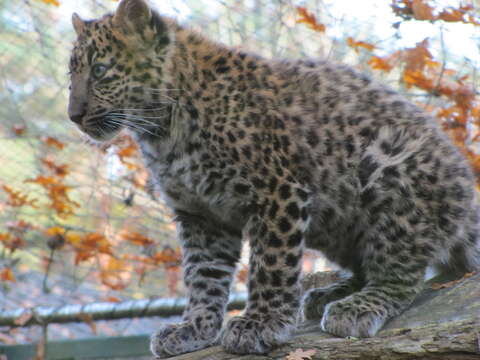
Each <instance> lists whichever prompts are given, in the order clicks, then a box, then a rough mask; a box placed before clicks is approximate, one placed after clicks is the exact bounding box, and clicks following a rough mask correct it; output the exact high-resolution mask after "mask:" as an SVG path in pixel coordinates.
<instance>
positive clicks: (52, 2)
mask: <svg viewBox="0 0 480 360" xmlns="http://www.w3.org/2000/svg"><path fill="white" fill-rule="evenodd" d="M37 1H40V2H43V3H44V4H47V5H53V6H57V7H58V6H60V2H58V1H57V0H37Z"/></svg>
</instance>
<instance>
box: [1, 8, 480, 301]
mask: <svg viewBox="0 0 480 360" xmlns="http://www.w3.org/2000/svg"><path fill="white" fill-rule="evenodd" d="M55 3H56V2H55V1H42V0H19V1H8V0H0V187H1V188H0V240H1V241H0V243H1V245H0V286H1V287H2V293H1V294H0V309H1V308H4V309H11V308H14V307H17V306H34V305H50V303H54V304H58V305H60V304H62V303H69V302H72V301H76V300H78V301H93V300H108V299H110V300H112V301H116V300H117V299H119V298H122V297H133V298H142V297H148V296H161V295H164V296H166V295H175V294H176V293H177V292H178V293H180V294H181V292H182V290H181V288H180V287H179V286H177V282H178V278H179V275H178V263H179V253H178V251H177V247H178V244H176V243H175V241H174V227H173V225H172V221H171V220H172V219H171V216H170V213H169V211H168V209H167V208H166V207H165V206H164V205H163V204H162V202H161V201H159V200H158V195H159V194H155V193H153V191H152V190H151V189H150V187H149V186H148V175H147V173H146V171H145V169H144V168H143V166H142V165H141V161H140V159H139V156H138V153H137V152H136V151H135V148H134V145H133V144H132V142H131V141H130V140H129V139H128V138H127V137H120V139H117V140H116V141H115V142H113V143H111V144H109V145H104V146H94V145H92V144H89V143H88V142H87V141H86V140H85V138H84V137H83V136H82V135H80V133H79V132H78V131H76V129H75V128H74V126H73V125H72V124H71V123H70V122H69V121H68V119H67V115H66V107H67V98H68V87H69V77H68V76H67V70H68V66H67V64H68V57H69V52H70V49H71V47H72V46H71V44H72V41H73V40H74V33H73V30H72V27H71V24H70V18H71V13H72V12H73V11H76V12H78V13H79V14H80V15H81V16H82V17H84V18H93V17H96V16H99V15H101V14H103V13H104V12H106V11H112V10H113V9H114V8H115V6H116V5H117V2H116V1H113V0H85V1H82V2H81V3H80V2H78V1H74V0H60V1H59V6H55ZM152 3H154V5H156V7H157V8H158V9H159V11H160V12H161V13H164V14H167V15H170V16H173V17H176V18H178V19H179V21H181V22H183V23H186V24H188V25H189V26H192V27H193V28H196V29H198V30H200V31H202V32H204V33H206V34H207V35H209V36H211V37H213V38H215V39H217V40H219V41H221V42H224V43H227V44H230V45H232V46H235V47H243V48H245V49H246V50H248V51H253V52H256V53H260V54H262V55H264V56H268V57H273V58H281V57H287V58H297V57H315V58H316V57H324V58H325V57H326V58H330V59H333V60H338V61H344V62H347V63H350V64H351V65H354V66H356V67H357V68H359V69H361V70H363V71H367V72H373V70H372V69H371V67H370V66H368V65H367V62H368V60H369V59H370V58H371V57H372V54H371V52H370V51H369V50H368V49H365V48H362V47H360V48H358V47H357V48H353V47H351V46H348V41H347V39H349V38H354V39H357V40H359V39H361V40H368V43H369V44H372V45H373V46H374V47H375V48H376V50H377V53H376V54H377V55H384V54H387V53H390V52H392V51H393V50H394V49H395V48H396V47H398V46H400V45H401V46H404V47H413V46H415V43H416V42H419V41H421V40H423V38H424V37H427V36H429V37H430V41H431V48H430V50H431V51H432V52H433V53H435V54H438V57H439V58H441V59H442V61H443V66H445V67H447V66H455V67H456V68H459V69H461V73H460V75H459V77H460V76H461V75H464V74H468V75H469V76H470V77H471V79H473V80H472V83H473V84H477V81H478V80H477V74H476V71H477V69H478V64H479V62H480V57H478V48H477V49H476V52H475V49H473V50H472V49H471V47H473V48H475V46H477V45H475V44H476V42H477V44H478V43H480V41H479V39H480V36H479V32H478V30H477V29H476V28H475V27H474V26H469V25H468V26H469V27H468V29H467V30H465V32H464V33H462V34H463V37H464V39H463V40H464V42H463V43H464V46H465V49H466V48H467V47H468V49H469V50H468V51H465V52H464V53H462V54H460V53H459V52H458V51H455V49H456V48H455V47H454V44H453V43H454V42H455V41H453V42H452V41H451V38H452V36H453V38H455V36H458V35H455V34H458V31H457V30H456V29H454V28H449V27H447V26H446V25H440V27H442V28H441V29H440V27H437V28H431V29H430V28H429V30H428V33H425V35H423V34H416V35H415V36H413V35H412V31H407V30H408V29H407V28H406V27H408V26H409V25H408V24H407V25H402V27H400V25H399V19H398V17H395V15H394V14H393V13H392V11H391V9H390V8H389V6H390V2H389V1H371V2H368V3H367V2H365V4H364V5H362V6H358V5H357V6H353V5H349V4H351V3H352V2H348V1H344V2H342V1H327V0H304V1H301V0H298V1H297V0H275V1H273V0H235V1H230V0H182V1H174V0H170V1H166V0H162V1H155V2H153V1H152ZM342 3H343V5H342ZM438 3H441V2H438ZM52 4H53V5H52ZM298 6H302V7H305V8H307V9H308V10H309V11H310V12H311V13H312V14H315V15H316V17H317V20H318V22H319V23H322V24H325V25H326V27H327V34H324V33H322V32H315V31H312V30H311V29H310V28H309V27H308V26H304V25H302V24H298V23H297V21H298ZM352 7H353V8H352ZM432 26H433V25H432ZM405 29H407V30H405ZM432 29H433V30H432ZM439 29H440V30H441V31H439ZM452 34H453V35H452ZM475 41H476V42H475ZM399 44H400V45H399ZM450 46H452V48H451V49H454V50H453V51H446V50H445V49H446V48H449V47H450ZM449 49H450V48H449ZM375 76H376V77H382V79H383V81H386V82H388V83H390V84H391V85H392V86H395V87H396V88H399V89H400V90H402V91H404V90H405V84H404V83H402V82H400V81H399V77H400V73H399V72H375ZM407 96H410V97H411V98H412V99H413V100H416V99H417V98H424V97H430V98H431V102H433V103H441V102H442V101H444V100H442V99H440V98H436V97H431V95H429V94H426V93H424V92H419V91H417V92H415V91H410V92H409V93H407ZM471 126H473V127H474V126H476V125H475V124H471ZM469 136H470V135H469ZM102 244H103V245H102ZM102 246H103V248H102ZM13 279H16V280H17V281H16V283H14V282H12V280H13ZM8 280H10V282H8ZM75 296H76V297H77V299H76V300H72V297H75Z"/></svg>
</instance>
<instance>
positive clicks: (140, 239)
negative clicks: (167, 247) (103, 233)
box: [121, 231, 154, 246]
mask: <svg viewBox="0 0 480 360" xmlns="http://www.w3.org/2000/svg"><path fill="white" fill-rule="evenodd" d="M121 238H122V239H123V240H126V241H128V242H130V243H132V244H134V245H138V246H148V245H152V244H154V241H153V240H152V239H150V238H148V237H146V236H143V235H142V234H139V233H137V232H128V231H124V232H123V233H122V234H121Z"/></svg>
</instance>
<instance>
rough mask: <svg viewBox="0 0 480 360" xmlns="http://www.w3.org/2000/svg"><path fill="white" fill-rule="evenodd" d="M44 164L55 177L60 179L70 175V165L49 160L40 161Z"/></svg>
mask: <svg viewBox="0 0 480 360" xmlns="http://www.w3.org/2000/svg"><path fill="white" fill-rule="evenodd" d="M40 161H41V162H42V164H44V165H45V166H46V167H47V168H48V169H49V170H50V171H52V172H53V174H54V175H56V176H58V177H61V178H63V177H65V176H66V175H68V165H67V164H61V165H58V164H56V163H55V162H54V161H53V160H49V159H40Z"/></svg>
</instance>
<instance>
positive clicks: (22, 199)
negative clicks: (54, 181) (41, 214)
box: [2, 185, 37, 208]
mask: <svg viewBox="0 0 480 360" xmlns="http://www.w3.org/2000/svg"><path fill="white" fill-rule="evenodd" d="M2 189H3V190H4V191H5V192H6V193H7V195H8V200H7V204H8V205H10V206H14V207H20V206H24V205H28V206H31V207H33V208H37V205H36V204H35V203H36V202H37V200H36V199H32V200H30V199H29V198H28V195H25V194H22V193H21V192H20V191H18V190H14V189H13V188H11V187H10V186H8V185H2Z"/></svg>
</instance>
